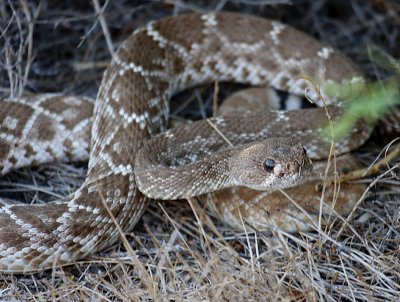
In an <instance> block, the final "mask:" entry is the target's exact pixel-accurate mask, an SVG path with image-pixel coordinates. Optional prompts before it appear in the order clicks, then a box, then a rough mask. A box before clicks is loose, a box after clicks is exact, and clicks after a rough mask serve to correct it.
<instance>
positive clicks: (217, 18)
mask: <svg viewBox="0 0 400 302" xmlns="http://www.w3.org/2000/svg"><path fill="white" fill-rule="evenodd" d="M322 72H323V73H324V78H325V79H326V81H328V82H329V81H331V82H339V83H342V82H345V81H356V80H360V78H361V73H360V72H359V70H358V69H357V68H356V67H355V66H354V64H352V62H351V61H350V60H348V59H347V58H345V57H344V56H343V55H341V54H339V53H337V52H336V51H334V50H333V49H331V48H330V47H327V46H324V45H322V44H321V43H319V42H318V41H316V40H314V39H313V38H311V37H309V36H307V35H305V34H303V33H301V32H299V31H297V30H295V29H293V28H290V27H288V26H286V25H283V24H281V23H279V22H275V21H267V20H264V19H260V18H257V17H252V16H247V15H241V14H234V13H219V14H204V15H201V14H188V15H181V16H178V17H170V18H166V19H163V20H160V21H156V22H153V23H150V24H148V25H147V26H146V27H144V28H142V29H139V30H137V31H135V32H134V33H133V34H132V35H131V36H130V37H129V38H128V39H127V40H126V41H125V42H124V43H123V44H122V45H121V47H120V48H119V50H118V52H117V53H116V54H115V56H114V58H113V60H112V62H111V63H110V65H109V67H108V68H107V70H106V71H105V73H104V76H103V81H102V83H101V85H100V90H99V93H98V96H97V100H96V103H95V108H94V115H93V125H92V127H91V144H90V150H91V151H90V157H89V164H88V172H87V177H86V179H85V181H84V183H83V184H82V186H81V187H80V188H79V189H78V190H77V191H76V192H74V193H72V194H71V195H69V196H67V197H65V198H64V199H63V200H59V201H56V202H54V203H51V204H46V205H25V204H17V203H14V202H9V201H6V200H1V201H0V202H1V205H2V207H1V209H0V269H1V270H5V271H31V270H37V269H41V268H47V267H51V266H52V265H53V263H57V264H65V263H70V262H72V261H73V260H76V259H81V258H83V257H85V256H87V255H90V254H92V253H94V252H96V251H99V250H102V249H104V248H106V247H108V246H110V245H112V244H113V243H115V241H116V240H117V238H118V231H117V228H116V226H115V224H114V222H113V220H112V219H111V218H110V215H109V213H108V211H107V208H106V206H107V207H108V208H109V210H111V212H112V214H113V216H114V217H115V218H116V220H117V223H118V224H119V226H120V227H121V228H122V230H124V231H129V230H131V229H132V228H133V226H134V225H135V223H136V222H137V220H138V219H139V218H140V216H141V214H142V212H143V211H144V209H145V208H146V205H147V203H148V200H149V199H148V198H146V197H145V196H144V195H143V194H141V193H140V192H139V190H138V189H137V185H136V180H135V173H134V162H135V158H136V156H137V151H138V150H139V149H140V148H141V147H142V146H143V144H144V142H145V141H147V140H148V139H149V138H150V137H152V136H154V135H155V134H157V133H159V132H163V131H165V130H166V128H167V120H168V115H169V108H168V99H169V98H170V96H171V95H172V94H174V93H176V92H178V91H181V90H183V89H186V88H189V87H193V86H195V85H198V84H202V83H207V82H211V81H214V80H219V81H233V82H240V83H247V84H251V85H270V86H272V87H274V88H277V89H281V90H285V91H288V92H289V93H293V94H298V95H299V94H303V93H304V89H305V87H306V81H305V80H304V79H303V78H300V77H299V76H300V75H308V76H310V77H314V78H317V79H318V78H320V76H321V73H322ZM344 79H346V80H344ZM310 97H311V98H313V99H315V100H317V99H318V98H317V96H316V94H315V93H314V94H313V93H311V95H310ZM326 101H327V103H328V105H332V107H329V108H330V110H331V111H332V113H335V112H336V114H340V110H341V109H340V108H339V107H338V106H335V105H334V104H335V100H333V99H329V98H326ZM90 116H91V108H90V105H89V103H87V102H86V101H85V99H84V98H74V97H62V96H54V95H44V96H36V97H34V98H33V100H30V101H27V100H25V99H19V100H4V101H3V105H2V108H1V110H0V122H1V124H0V158H1V174H4V173H6V172H8V171H9V170H11V169H15V168H18V167H23V166H27V165H31V164H39V163H43V162H48V161H51V160H54V159H57V160H81V159H82V158H85V157H87V154H86V150H87V148H88V143H87V140H88V137H87V136H88V134H87V129H88V128H89V127H90ZM310 121H313V122H315V123H316V124H317V126H316V125H315V124H312V123H311V122H310ZM324 121H326V118H325V112H324V110H322V109H318V108H317V109H310V110H305V111H302V112H298V111H294V112H287V113H285V112H267V113H254V114H250V115H248V116H245V117H243V116H241V115H236V114H234V115H233V116H231V117H223V116H221V117H215V118H212V119H210V121H209V122H205V121H202V122H199V123H197V124H195V127H194V129H195V130H193V128H191V130H189V129H187V128H184V129H183V130H171V131H169V132H167V134H166V135H165V136H164V138H160V140H161V141H163V140H164V139H165V138H169V139H171V142H172V143H157V142H156V143H152V144H153V145H152V146H153V147H152V148H149V149H148V151H149V153H151V154H150V157H151V156H153V155H154V154H155V155H154V156H155V157H157V158H159V157H160V156H161V157H162V156H163V152H164V151H165V149H169V150H167V151H169V152H172V154H175V155H177V154H179V152H180V151H178V150H175V149H174V148H175V147H174V146H178V145H179V146H181V145H183V148H184V152H185V154H180V155H179V156H180V157H179V159H177V160H174V159H171V158H167V157H166V158H164V161H165V162H164V164H169V165H170V166H171V167H172V169H175V168H176V166H179V165H181V164H188V163H190V162H191V161H197V160H198V158H200V157H201V156H209V155H210V154H212V153H213V152H215V148H225V147H226V142H225V140H224V139H222V138H221V136H220V135H219V134H218V133H216V132H215V130H214V129H213V128H212V127H211V126H210V123H211V124H213V125H214V126H215V127H217V128H218V129H219V130H220V131H221V132H222V133H223V134H224V135H225V136H226V138H227V139H228V140H230V141H231V142H232V143H233V144H234V145H236V144H246V143H249V142H251V141H254V140H260V139H264V138H266V137H271V136H273V137H274V136H279V137H292V138H293V139H294V141H295V142H301V143H302V144H303V145H305V146H306V148H307V150H308V154H309V155H310V157H312V158H324V157H326V156H327V153H328V151H327V150H328V147H327V146H326V145H323V144H322V143H321V142H320V140H321V139H320V138H319V136H318V135H316V134H318V133H319V132H320V130H319V128H314V127H318V124H319V125H321V123H322V122H324ZM310 127H311V128H310ZM369 133H370V127H367V126H366V125H365V124H364V123H363V122H359V124H358V125H357V128H356V129H355V131H353V132H352V133H351V134H349V136H348V137H346V138H345V139H344V140H343V141H342V142H341V143H340V144H339V143H338V144H337V146H336V149H337V152H338V153H344V152H347V151H348V150H350V149H352V148H355V147H357V146H359V145H360V144H362V143H363V142H364V141H365V139H366V138H367V137H368V136H369ZM269 142H270V143H271V142H273V139H272V140H270V141H269ZM276 142H280V140H276ZM268 144H269V143H267V145H268ZM278 145H279V143H278ZM166 146H167V147H166ZM216 146H217V147H216ZM158 147H160V149H158ZM271 148H272V149H273V148H274V147H271V146H269V145H268V146H267V149H268V150H270V149H271ZM296 150H297V151H295V153H296V152H297V153H296V154H298V155H299V156H303V153H302V151H299V150H300V149H298V148H297V149H296ZM301 150H302V149H301ZM195 152H197V153H196V154H195ZM247 153H251V152H247ZM160 154H161V155H160ZM219 160H220V161H221V158H219ZM217 161H218V160H217ZM262 162H264V163H265V159H263V160H262ZM294 162H296V160H294V161H291V163H292V164H293V163H294ZM300 162H301V163H303V164H304V163H305V165H306V166H305V168H304V171H305V172H306V173H308V172H309V170H310V169H309V168H308V166H307V165H308V162H307V160H306V159H303V158H302V157H301V158H300ZM233 163H234V164H230V166H229V167H231V169H233V170H234V169H239V170H240V169H241V168H243V167H244V166H246V165H248V162H247V163H244V162H241V160H240V159H239V162H236V161H233ZM236 163H237V164H236ZM274 163H276V164H277V163H278V162H277V161H276V162H275V161H274ZM208 164H209V163H207V165H208ZM292 164H290V165H287V164H283V163H282V165H281V166H279V167H280V168H279V169H278V170H276V169H275V170H274V165H272V168H271V171H272V174H277V175H278V176H279V177H282V176H284V177H282V179H283V180H285V179H286V178H285V177H287V172H288V171H292V170H293V171H294V172H295V174H296V177H297V178H299V179H301V178H302V175H300V172H299V170H298V167H296V168H293V165H294V164H293V165H292ZM196 165H197V166H196ZM266 165H267V168H268V165H271V162H268V163H267V164H266ZM291 165H292V166H291ZM190 167H192V170H193V171H192V172H193V173H195V174H197V176H203V178H202V180H201V181H197V180H195V179H194V178H191V177H192V176H187V177H180V179H179V181H186V182H187V183H186V184H182V183H177V184H176V185H177V186H178V191H179V187H180V186H183V185H186V187H187V185H189V186H190V185H192V188H195V189H194V190H192V191H195V192H189V191H190V190H189V191H185V192H183V193H182V192H180V195H179V194H178V195H173V194H172V193H171V194H170V193H168V194H167V193H166V192H164V191H163V190H164V189H165V190H166V189H169V188H170V187H171V186H172V185H175V184H173V183H168V185H165V186H162V185H160V187H159V188H158V189H157V186H156V187H155V191H157V190H158V195H164V196H166V197H167V198H178V197H184V196H186V195H188V194H189V193H190V194H191V193H195V194H199V193H205V192H206V191H204V190H199V191H198V190H197V189H196V188H198V187H200V186H205V187H207V186H208V187H213V186H214V185H215V183H218V180H219V179H218V176H217V175H215V174H213V173H209V172H207V171H208V170H207V171H206V170H204V171H203V170H202V169H203V166H202V164H201V163H200V164H196V163H195V166H190ZM193 167H195V168H193ZM276 167H278V165H276V166H275V168H276ZM264 168H265V166H264ZM286 168H287V170H281V169H286ZM292 168H293V169H292ZM188 169H190V168H188ZM199 169H200V170H199ZM268 169H269V168H268ZM152 171H153V172H152V173H153V174H151V175H150V176H148V179H150V180H151V179H152V178H153V181H154V180H155V183H157V182H162V179H163V178H162V177H161V176H162V175H159V174H157V173H161V174H162V173H164V172H163V171H164V170H163V169H161V166H157V165H155V166H153V170H152ZM185 171H186V170H185ZM196 171H197V172H196ZM198 171H202V172H201V173H200V172H198ZM271 171H270V172H271ZM283 171H284V173H283ZM293 171H292V172H293ZM307 171H308V172H307ZM144 173H145V174H146V172H144ZM185 173H186V172H185ZM200 174H201V175H200ZM188 175H189V174H188ZM190 175H192V174H190ZM178 178H179V177H178ZM239 178H240V177H239ZM167 179H168V177H167ZM169 179H170V180H171V179H174V178H173V177H172V178H169ZM286 180H287V182H288V183H293V182H294V181H293V179H292V180H288V179H286ZM236 184H238V183H236ZM239 184H240V183H239ZM152 186H153V185H150V184H147V183H146V184H145V185H144V187H145V188H146V187H147V188H149V187H152ZM213 188H214V187H213ZM214 189H218V186H215V188H214ZM178 193H179V192H178ZM148 194H149V195H150V196H152V193H148ZM223 194H225V195H226V194H228V195H229V194H230V193H227V192H226V191H225V192H224V193H223ZM234 199H235V198H234V197H233V198H232V200H233V202H234ZM232 207H234V205H232Z"/></svg>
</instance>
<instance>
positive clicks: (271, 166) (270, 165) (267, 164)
mask: <svg viewBox="0 0 400 302" xmlns="http://www.w3.org/2000/svg"><path fill="white" fill-rule="evenodd" d="M274 167H275V161H274V160H273V159H271V158H268V159H266V160H265V161H264V169H265V170H267V171H272V170H273V169H274Z"/></svg>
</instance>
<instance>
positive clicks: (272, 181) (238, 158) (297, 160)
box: [229, 138, 312, 191]
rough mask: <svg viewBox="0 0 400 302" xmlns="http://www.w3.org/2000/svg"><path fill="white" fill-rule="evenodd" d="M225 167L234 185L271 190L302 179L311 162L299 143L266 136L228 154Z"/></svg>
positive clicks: (306, 175) (306, 177)
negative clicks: (229, 156)
mask: <svg viewBox="0 0 400 302" xmlns="http://www.w3.org/2000/svg"><path fill="white" fill-rule="evenodd" d="M229 170H230V171H229V173H230V177H231V179H232V183H233V185H234V186H245V187H248V188H251V189H255V190H260V191H271V190H272V191H273V190H277V189H284V188H288V187H292V186H295V185H298V184H300V183H303V182H304V181H306V180H307V179H308V177H309V176H310V174H311V171H312V163H311V160H310V159H309V158H308V156H307V152H306V150H305V148H304V147H303V146H302V145H301V144H297V143H294V142H293V141H291V140H290V139H287V138H269V139H266V140H264V141H261V142H255V143H251V144H247V145H244V146H243V148H242V149H240V150H238V152H237V153H235V154H234V155H232V157H231V158H230V160H229Z"/></svg>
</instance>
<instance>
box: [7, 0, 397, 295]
mask: <svg viewBox="0 0 400 302" xmlns="http://www.w3.org/2000/svg"><path fill="white" fill-rule="evenodd" d="M51 2H52V1H35V3H36V4H33V1H32V3H31V2H29V1H27V0H26V1H20V2H18V1H9V2H7V1H3V2H1V3H0V16H1V17H0V22H1V23H0V31H1V33H0V41H1V42H0V45H2V47H1V49H0V50H1V53H0V60H1V61H0V64H1V69H0V85H1V88H0V89H1V91H2V92H3V93H4V94H9V93H11V94H14V95H18V94H20V93H21V92H22V90H23V89H26V90H29V91H34V92H43V91H62V92H65V93H73V94H85V95H91V96H94V95H95V94H96V91H97V87H98V85H99V82H100V79H101V74H102V69H103V68H104V62H107V61H108V60H109V57H110V50H109V49H110V48H111V47H112V46H114V49H115V48H116V47H117V46H118V44H119V43H120V42H121V41H122V40H123V39H124V38H125V37H126V36H127V35H128V34H129V32H131V31H132V29H134V28H136V27H138V26H140V25H143V24H145V23H146V22H147V21H149V20H151V19H155V18H160V17H162V16H165V15H170V14H173V13H179V12H181V11H182V10H196V11H201V10H219V9H222V8H223V9H227V10H236V11H246V12H249V13H253V14H257V15H262V16H270V17H271V16H272V17H275V18H278V19H281V20H283V21H285V22H289V23H291V24H293V25H295V26H296V27H298V28H300V29H302V30H304V31H308V32H309V33H311V34H313V35H314V36H317V37H318V38H320V39H321V40H324V41H327V42H328V43H330V44H331V45H333V46H335V47H336V48H339V49H341V50H342V51H344V52H345V53H347V54H348V55H349V56H351V57H352V58H353V59H354V60H355V61H356V62H358V64H359V65H361V66H362V68H363V69H364V71H366V72H367V74H368V75H369V76H370V77H371V78H375V79H382V78H386V77H387V76H388V75H390V74H389V73H388V72H387V71H384V70H381V69H379V68H378V67H377V66H376V65H375V64H374V63H373V62H370V61H369V60H368V57H367V54H366V51H365V46H366V43H372V44H376V45H378V46H380V47H383V48H384V49H385V50H386V51H387V52H389V53H391V54H392V55H393V56H395V57H400V53H399V49H400V47H399V45H398V42H397V41H399V40H400V39H399V32H400V26H399V22H400V15H399V13H398V11H399V5H398V4H396V2H394V1H389V0H375V1H362V0H359V1H348V3H347V2H346V1H331V2H330V3H328V4H327V3H325V1H323V0H315V1H314V0H310V1H297V2H296V1H293V2H294V5H292V6H287V5H277V6H274V7H271V6H265V5H263V4H266V3H272V2H275V3H278V2H279V3H285V2H287V1H261V0H259V1H244V0H242V1H231V2H227V1H222V0H220V1H191V2H190V3H189V2H188V1H185V2H184V1H177V0H169V1H164V2H163V3H160V2H150V1H134V2H135V3H134V4H130V5H127V4H126V2H128V1H122V0H121V1H119V0H116V1H110V3H109V4H108V6H107V7H106V8H105V9H104V10H102V4H104V3H100V4H99V7H97V9H95V8H94V7H96V5H93V7H92V6H91V5H90V4H82V3H81V4H78V3H79V1H76V4H75V5H72V4H68V5H67V4H62V2H61V1H60V3H59V4H57V5H55V4H51ZM65 2H68V1H65ZM38 3H39V4H38ZM93 3H97V1H95V2H93ZM193 3H196V5H194V4H193ZM252 3H253V4H254V3H256V4H257V5H252ZM396 9H397V10H396ZM96 11H102V14H101V16H102V18H100V19H99V18H98V15H97V14H96ZM105 27H106V28H108V30H109V35H107V36H108V43H106V41H105V39H104V35H103V32H104V31H103V30H102V28H103V29H104V28H105ZM111 40H112V43H111ZM110 43H111V44H110ZM396 43H397V45H396ZM396 52H397V53H396ZM10 88H11V91H10ZM222 89H223V87H222V86H221V87H220V90H222ZM198 96H199V92H198V91H195V92H193V93H189V99H190V98H192V99H194V100H199V99H200V98H199V97H198ZM201 100H202V102H198V103H199V104H200V105H199V106H198V107H199V108H200V109H199V108H197V106H196V104H195V105H194V106H192V107H190V108H189V109H188V110H186V115H187V116H199V115H205V114H206V113H208V112H209V108H211V106H212V93H210V95H209V96H208V95H207V96H206V97H203V98H202V99H201ZM382 148H383V145H381V143H377V142H376V141H371V142H370V143H369V144H368V145H367V146H366V147H364V148H363V150H361V151H360V152H359V153H358V156H359V157H360V158H361V159H362V160H363V161H364V163H365V164H366V165H368V164H369V163H371V162H372V161H373V159H374V156H375V155H377V154H378V153H379V151H380V150H381V149H382ZM394 172H395V173H398V170H396V169H394ZM84 173H85V167H84V166H81V165H64V164H51V165H46V166H44V167H38V168H32V169H31V168H29V169H23V170H20V171H17V172H15V173H13V174H11V175H8V176H6V177H3V178H2V179H1V180H0V181H1V183H0V190H1V195H2V196H6V197H13V198H19V199H25V200H29V201H31V200H34V201H35V202H43V201H46V200H49V199H54V196H56V197H59V196H63V195H66V194H68V193H69V192H71V191H73V190H74V189H75V188H76V187H77V186H79V184H80V182H81V181H82V180H83V177H84ZM364 181H365V182H366V183H368V184H370V183H373V185H372V186H370V191H369V193H368V194H367V198H366V199H365V200H363V201H362V202H361V203H360V205H359V206H358V208H357V210H356V212H355V213H354V218H353V219H352V220H351V221H350V222H349V223H348V224H343V223H342V222H340V221H338V222H336V223H335V224H334V225H332V226H330V227H329V228H327V229H325V230H323V231H321V232H320V233H318V232H309V233H303V234H296V235H290V234H286V233H283V232H280V231H278V230H273V236H272V237H267V236H266V235H264V234H261V233H256V232H253V231H252V230H251V228H248V229H247V231H246V232H240V231H235V230H232V229H230V228H227V227H226V226H225V225H222V224H220V223H219V222H218V221H216V220H214V219H212V218H210V217H209V216H208V212H207V210H206V209H204V208H203V207H202V206H201V205H199V204H197V203H196V202H195V201H191V202H189V203H188V202H169V203H154V204H153V205H152V206H151V207H150V208H149V210H148V211H147V212H146V213H145V215H144V216H143V218H142V219H141V220H140V221H139V223H138V225H137V227H136V228H135V229H134V232H132V233H128V234H124V235H123V236H121V237H122V238H121V239H123V240H121V243H120V244H118V245H116V246H114V247H113V248H112V249H110V250H108V251H104V252H103V253H101V254H99V255H94V256H93V257H91V258H90V259H87V260H86V261H81V262H79V263H77V265H74V266H69V267H60V268H56V269H55V270H53V271H46V272H42V273H39V274H32V275H23V276H17V275H7V274H3V275H0V299H1V300H2V301H27V300H29V301H49V300H54V301H58V300H61V301H141V300H156V301H159V300H170V301H175V300H178V301H181V300H189V301H198V300H206V301H207V300H213V301H220V300H227V301H231V300H237V301H258V300H260V301H396V300H398V301H400V299H399V297H400V285H399V284H400V257H399V255H400V249H399V246H400V213H399V208H400V201H399V200H400V187H399V182H398V179H397V178H395V177H394V176H393V175H392V174H391V173H387V172H386V171H382V173H381V175H380V176H378V177H377V178H375V179H372V178H371V179H366V180H364Z"/></svg>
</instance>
